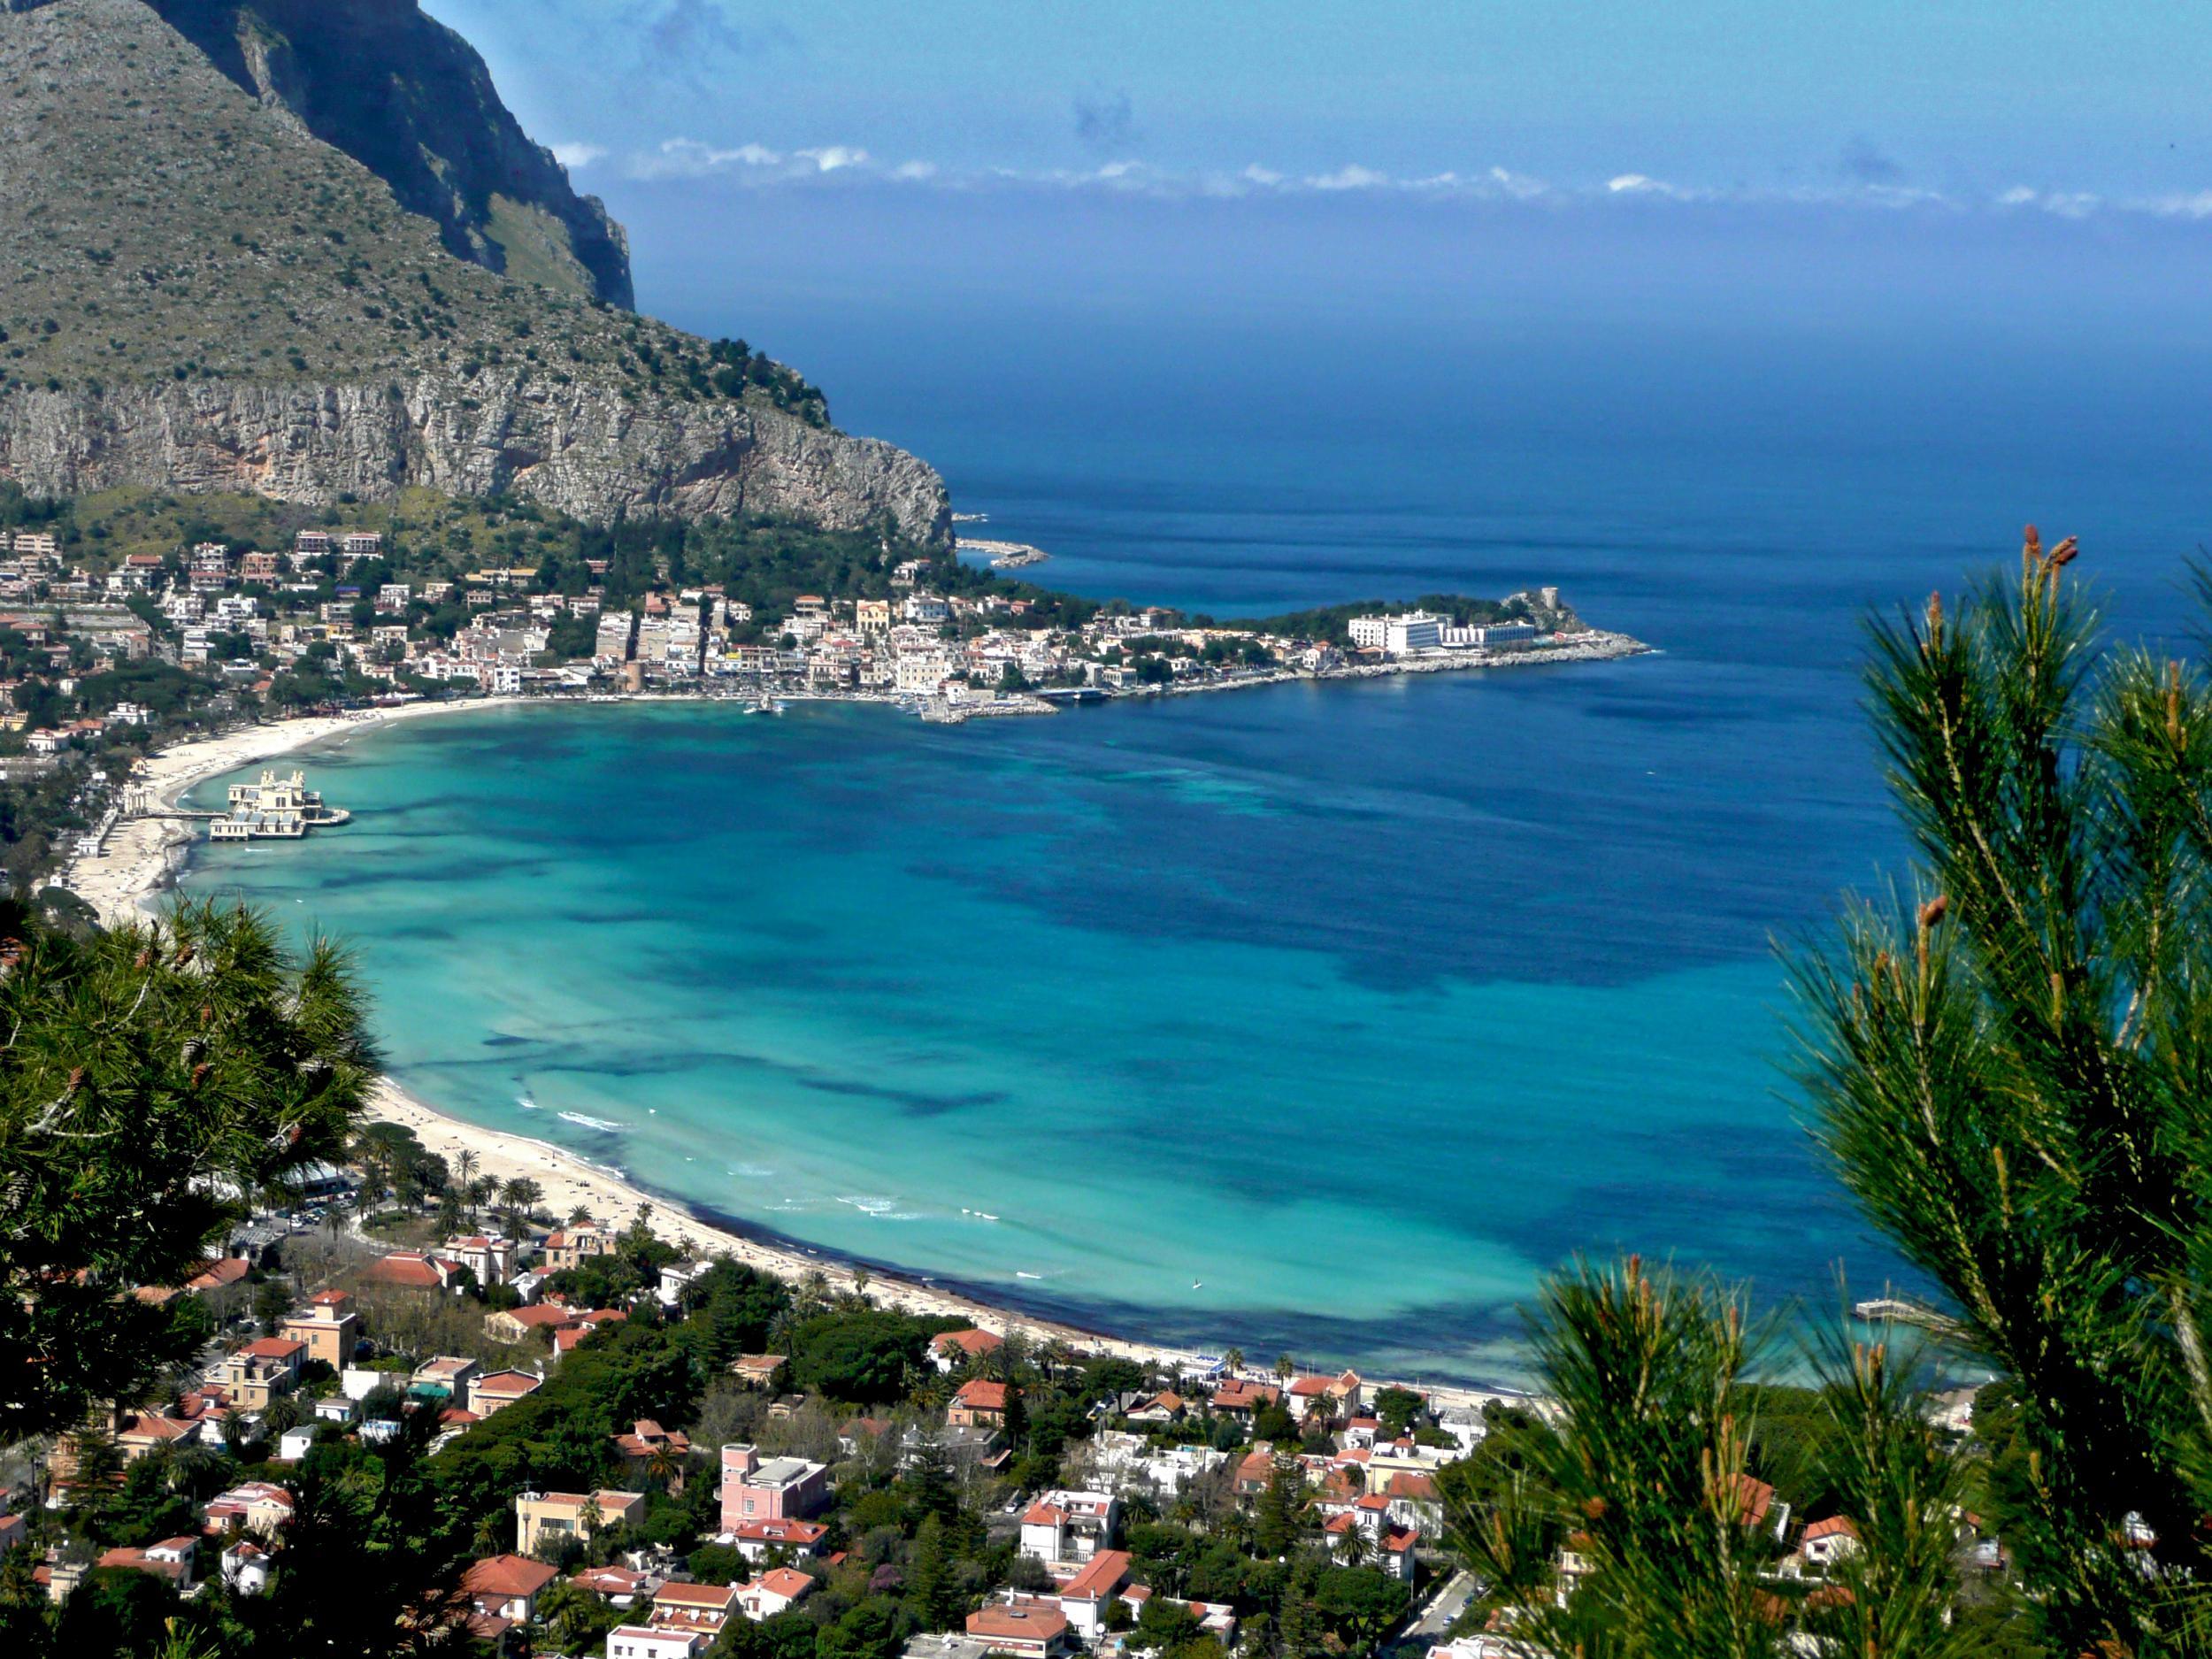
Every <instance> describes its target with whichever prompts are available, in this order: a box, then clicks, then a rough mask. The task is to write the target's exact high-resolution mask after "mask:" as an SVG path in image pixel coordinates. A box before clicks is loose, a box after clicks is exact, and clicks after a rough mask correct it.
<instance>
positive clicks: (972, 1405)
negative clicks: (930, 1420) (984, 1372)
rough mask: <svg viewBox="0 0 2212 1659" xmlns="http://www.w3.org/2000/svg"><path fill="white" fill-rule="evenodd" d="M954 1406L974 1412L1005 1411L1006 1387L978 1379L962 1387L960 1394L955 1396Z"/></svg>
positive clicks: (965, 1383) (953, 1399) (1000, 1383)
mask: <svg viewBox="0 0 2212 1659" xmlns="http://www.w3.org/2000/svg"><path fill="white" fill-rule="evenodd" d="M952 1402H953V1404H955V1405H956V1406H965V1407H967V1408H968V1409H970V1410H972V1411H1003V1410H1005V1409H1006V1385H1005V1384H1004V1383H1002V1382H987V1381H985V1380H984V1379H982V1378H980V1377H978V1378H975V1379H972V1380H971V1381H968V1382H964V1383H962V1384H961V1385H960V1392H959V1393H957V1394H955V1395H953V1397H952Z"/></svg>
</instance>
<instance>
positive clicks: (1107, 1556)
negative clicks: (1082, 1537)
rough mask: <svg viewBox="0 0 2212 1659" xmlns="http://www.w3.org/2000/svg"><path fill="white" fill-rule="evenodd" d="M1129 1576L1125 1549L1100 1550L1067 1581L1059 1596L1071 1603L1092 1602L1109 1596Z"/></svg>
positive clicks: (1127, 1555)
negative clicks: (1081, 1569)
mask: <svg viewBox="0 0 2212 1659" xmlns="http://www.w3.org/2000/svg"><path fill="white" fill-rule="evenodd" d="M1128 1576H1129V1552H1128V1551H1127V1550H1125V1549H1102V1550H1100V1551H1099V1552H1098V1554H1096V1555H1093V1556H1092V1557H1091V1558H1090V1561H1089V1562H1088V1563H1087V1564H1086V1565H1085V1566H1084V1569H1083V1571H1080V1572H1079V1573H1077V1574H1076V1575H1075V1577H1074V1578H1071V1579H1069V1580H1068V1583H1067V1587H1066V1588H1065V1589H1064V1590H1062V1591H1061V1592H1060V1594H1061V1595H1062V1596H1063V1597H1064V1598H1065V1599H1067V1600H1069V1601H1097V1600H1098V1599H1099V1598H1100V1597H1102V1596H1109V1595H1111V1594H1113V1593H1114V1592H1115V1591H1116V1590H1118V1589H1119V1588H1120V1587H1121V1581H1122V1580H1123V1579H1124V1578H1127V1577H1128Z"/></svg>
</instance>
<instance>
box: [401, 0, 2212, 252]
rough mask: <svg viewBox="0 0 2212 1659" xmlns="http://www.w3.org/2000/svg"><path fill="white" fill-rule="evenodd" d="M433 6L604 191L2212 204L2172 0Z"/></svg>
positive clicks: (2211, 31) (441, 2) (2185, 41)
mask: <svg viewBox="0 0 2212 1659" xmlns="http://www.w3.org/2000/svg"><path fill="white" fill-rule="evenodd" d="M429 10H431V11H432V12H434V15H436V16H438V17H440V18H441V19H443V20H445V21H447V22H449V23H450V24H452V25H453V26H455V27H457V28H458V29H460V30H461V32H462V33H463V34H464V35H466V36H467V37H468V38H469V39H470V40H471V41H472V42H474V43H475V44H476V45H477V47H478V48H479V50H481V51H483V52H484V54H485V55H486V57H487V58H488V60H489V61H490V63H491V65H492V66H493V69H494V72H495V76H496V78H497V80H498V81H499V84H500V87H501V89H502V91H503V94H504V95H505V96H507V98H508V100H509V102H510V103H511V104H512V105H513V106H514V107H515V108H516V110H517V112H518V114H520V115H521V117H522V118H523V120H524V122H525V124H526V126H527V127H529V128H530V129H531V130H532V131H533V132H534V134H537V135H538V136H539V137H540V138H541V140H542V141H544V142H549V143H551V144H553V145H555V146H556V147H557V150H559V151H560V152H561V153H562V154H563V155H564V156H565V157H570V158H571V159H572V164H573V166H574V170H575V172H576V173H577V175H578V177H579V180H580V182H582V183H584V184H586V185H588V186H589V187H591V188H603V189H606V190H613V189H615V188H616V185H617V181H618V180H624V179H630V180H644V179H651V178H665V177H669V176H674V175H679V174H684V175H693V176H719V175H727V176H730V177H733V178H739V179H743V180H746V181H748V182H749V183H753V184H760V183H765V182H771V181H774V182H785V181H788V180H798V179H805V178H812V179H815V180H819V179H821V178H823V177H825V176H826V175H829V174H834V173H841V172H856V173H864V174H874V175H880V176H883V177H886V178H893V179H896V180H898V181H899V182H902V183H906V184H909V185H910V186H913V187H915V188H940V189H942V188H956V187H963V186H965V187H973V186H977V185H980V184H983V183H986V182H990V181H996V182H998V183H1000V184H1001V185H1005V184H1009V183H1011V182H1015V181H1023V180H1029V181H1037V182H1040V183H1049V182H1059V183H1062V184H1076V183H1079V182H1080V181H1083V180H1097V181H1098V182H1101V183H1104V184H1109V185H1110V184H1114V183H1119V184H1120V185H1121V187H1122V188H1146V187H1150V188H1161V189H1171V188H1187V189H1193V190H1207V189H1211V190H1214V191H1217V192H1227V191H1236V190H1244V191H1251V192H1264V191H1268V190H1271V189H1275V190H1280V189H1292V190H1297V189H1312V190H1315V191H1317V192H1321V193H1327V192H1329V191H1331V190H1336V191H1348V190H1358V189H1373V188H1385V186H1386V185H1387V184H1398V185H1405V186H1418V185H1421V184H1423V183H1426V185H1427V188H1428V190H1429V191H1430V193H1431V194H1443V195H1448V194H1451V193H1452V192H1453V190H1454V189H1455V188H1456V189H1458V190H1460V191H1463V192H1465V193H1470V194H1476V193H1494V194H1502V195H1507V196H1514V195H1521V196H1538V195H1541V194H1543V193H1544V192H1546V191H1554V192H1561V191H1563V192H1573V191H1587V192H1601V193H1607V194H1615V195H1645V196H1653V195H1663V194H1666V193H1669V192H1676V193H1680V194H1682V195H1684V196H1712V195H1715V194H1722V195H1732V196H1756V195H1761V194H1772V195H1778V196H1797V197H1801V196H1808V195H1826V194H1852V193H1861V194H1869V195H1871V196H1875V197H1876V198H1878V199H1884V198H1890V199H1894V200H1897V201H1903V200H1910V199H1916V197H1918V196H1920V195H1922V194H1923V193H1933V194H1935V195H1938V196H1942V197H1944V198H1946V199H1955V200H1956V201H1959V202H1961V203H1973V204H1991V203H2003V202H2004V201H2005V198H2007V197H2008V196H2010V197H2012V198H2013V202H2012V204H2013V205H2027V204H2038V205H2041V206H2044V207H2045V208H2046V210H2047V211H2071V212H2076V213H2079V212H2083V211H2088V210H2089V209H2090V207H2091V206H2092V205H2104V204H2135V205H2136V206H2138V207H2139V208H2140V209H2141V210H2143V211H2160V210H2162V211H2168V212H2173V213H2189V212H2197V213H2212V115H2208V111H2207V108H2206V105H2205V102H2204V100H2203V99H2202V97H2201V96H2200V94H2201V87H2202V84H2203V82H2204V80H2205V77H2206V73H2207V71H2208V69H2212V14H2208V13H2206V12H2204V10H2203V9H2202V8H2201V7H2190V6H2185V5H2184V4H2176V3H2171V0H2130V4H2127V5H2126V6H2114V5H2095V4H2082V3H2081V0H2072V3H2071V4H2050V3H2049V0H2003V3H2002V4H1994V3H1974V4H1962V3H1960V0H1949V3H1946V0H1917V3H1912V0H1848V3H1847V4H1839V3H1836V0H1793V3H1792V4H1786V5H1778V4H1773V3H1772V0H1668V3H1667V4H1663V5H1654V4H1648V0H1452V3H1449V4H1445V3H1441V0H1428V3H1426V4H1423V3H1420V0H1269V4H1264V5H1261V4H1241V5H1224V4H1214V3H1210V0H1117V3H1116V4H1111V5H1099V4H1082V5H1078V4H1066V3H1065V0H930V3H929V4H926V5H917V4H912V3H911V0H812V3H810V4H808V5H806V6H803V7H798V6H788V5H784V4H778V3H777V0H532V4H527V5H524V4H516V0H429ZM1624 181H1626V182H1624Z"/></svg>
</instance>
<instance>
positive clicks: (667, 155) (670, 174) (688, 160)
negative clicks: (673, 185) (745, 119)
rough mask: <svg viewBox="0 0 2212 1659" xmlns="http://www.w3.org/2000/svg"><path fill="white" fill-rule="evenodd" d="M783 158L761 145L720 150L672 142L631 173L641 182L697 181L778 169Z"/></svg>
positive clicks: (636, 162)
mask: <svg viewBox="0 0 2212 1659" xmlns="http://www.w3.org/2000/svg"><path fill="white" fill-rule="evenodd" d="M781 165H783V157H781V156H780V155H778V154H777V153H776V152H775V151H774V150H770V149H768V148H766V147H765V146H764V145H761V144H740V145H738V146H737V147H736V148H735V149H733V150H720V149H717V148H716V147H715V146H714V145H712V144H710V143H708V142H705V141H704V140H703V139H697V138H671V139H666V140H664V141H663V142H662V144H661V147H660V148H659V149H658V150H652V151H650V152H649V153H647V154H645V155H642V156H638V157H633V158H632V160H631V163H630V172H631V173H632V175H633V176H634V177H636V178H640V179H696V178H702V177H703V176H704V175H706V174H708V173H724V172H727V171H728V170H729V169H731V168H733V167H778V166H781Z"/></svg>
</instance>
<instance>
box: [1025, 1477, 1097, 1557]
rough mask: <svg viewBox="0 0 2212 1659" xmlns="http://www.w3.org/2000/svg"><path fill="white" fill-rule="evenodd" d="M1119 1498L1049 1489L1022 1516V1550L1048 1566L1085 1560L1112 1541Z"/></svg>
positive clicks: (1094, 1493)
mask: <svg viewBox="0 0 2212 1659" xmlns="http://www.w3.org/2000/svg"><path fill="white" fill-rule="evenodd" d="M1120 1520H1121V1501H1120V1500H1119V1499H1118V1498H1115V1497H1113V1496H1110V1494H1106V1493H1103V1492H1048V1493H1046V1494H1044V1495H1043V1496H1042V1497H1041V1498H1039V1499H1038V1500H1037V1501H1036V1502H1034V1503H1033V1504H1031V1505H1030V1506H1029V1508H1028V1509H1027V1511H1026V1512H1025V1513H1024V1515H1023V1516H1022V1535H1021V1553H1022V1554H1023V1555H1027V1556H1029V1557H1030V1558H1031V1559H1032V1560H1033V1561H1041V1562H1043V1563H1046V1564H1047V1565H1050V1564H1052V1563H1055V1562H1084V1561H1088V1560H1089V1559H1090V1558H1091V1557H1092V1556H1093V1555H1096V1554H1098V1552H1099V1551H1100V1550H1101V1549H1103V1548H1105V1547H1106V1546H1107V1545H1109V1544H1110V1543H1111V1542H1112V1541H1113V1537H1114V1528H1115V1526H1116V1525H1118V1523H1119V1522H1120Z"/></svg>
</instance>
